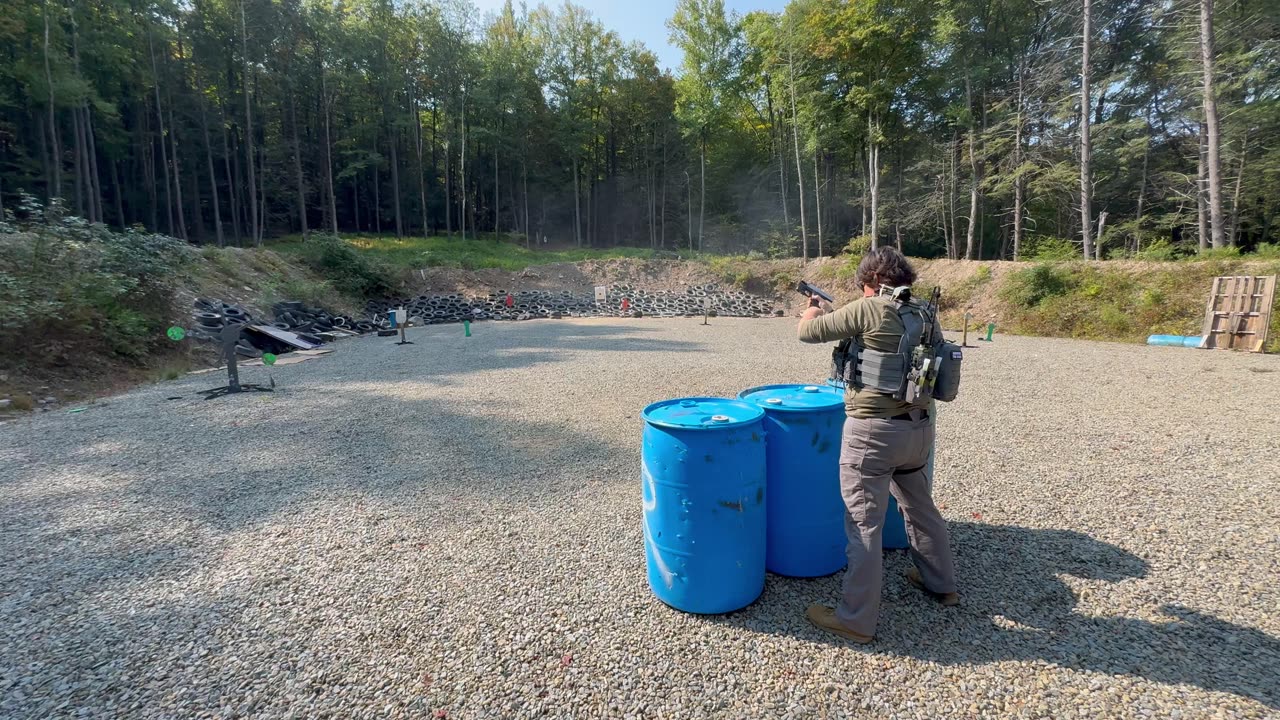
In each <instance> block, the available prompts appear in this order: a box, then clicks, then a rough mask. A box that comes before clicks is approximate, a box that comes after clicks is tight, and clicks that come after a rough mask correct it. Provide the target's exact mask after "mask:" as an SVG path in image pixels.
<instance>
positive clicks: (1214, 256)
mask: <svg viewBox="0 0 1280 720" xmlns="http://www.w3.org/2000/svg"><path fill="white" fill-rule="evenodd" d="M1238 257H1240V248H1238V247H1221V248H1205V249H1204V250H1202V251H1200V252H1199V253H1198V254H1196V255H1188V256H1186V257H1184V258H1183V259H1184V260H1224V259H1227V260H1230V259H1234V258H1238Z"/></svg>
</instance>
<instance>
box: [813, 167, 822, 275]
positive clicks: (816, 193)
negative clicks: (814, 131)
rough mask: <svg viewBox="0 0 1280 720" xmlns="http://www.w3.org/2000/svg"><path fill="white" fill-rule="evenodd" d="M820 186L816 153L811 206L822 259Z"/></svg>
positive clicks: (819, 254)
mask: <svg viewBox="0 0 1280 720" xmlns="http://www.w3.org/2000/svg"><path fill="white" fill-rule="evenodd" d="M821 189H822V184H821V181H820V180H819V178H818V151H816V150H815V151H814V153H813V204H814V214H815V215H817V218H816V219H815V222H814V224H815V225H816V226H817V228H818V257H822V254H823V253H822V197H821Z"/></svg>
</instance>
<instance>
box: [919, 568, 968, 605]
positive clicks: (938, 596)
mask: <svg viewBox="0 0 1280 720" xmlns="http://www.w3.org/2000/svg"><path fill="white" fill-rule="evenodd" d="M907 582H909V583H911V584H912V585H915V586H916V587H918V588H920V589H921V590H923V591H925V593H926V594H927V595H930V596H931V597H933V599H934V600H937V601H938V602H939V603H941V604H942V605H944V606H945V607H953V606H955V605H959V604H960V594H959V593H953V592H949V593H936V592H934V591H932V590H930V589H929V588H927V587H925V586H924V578H923V577H921V576H920V570H919V569H918V568H908V569H907Z"/></svg>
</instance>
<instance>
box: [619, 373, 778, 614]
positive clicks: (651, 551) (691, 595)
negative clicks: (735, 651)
mask: <svg viewBox="0 0 1280 720" xmlns="http://www.w3.org/2000/svg"><path fill="white" fill-rule="evenodd" d="M643 417H644V420H645V428H644V447H643V450H642V452H641V454H640V463H641V468H640V473H641V479H642V485H643V497H644V547H645V558H646V560H647V561H648V575H649V587H650V588H651V589H652V590H653V594H654V595H656V596H657V597H658V599H659V600H661V601H662V602H664V603H666V604H668V605H670V606H671V607H673V608H676V609H677V610H684V611H685V612H691V613H707V614H710V613H726V612H732V611H734V610H739V609H741V608H744V607H746V606H747V605H750V604H751V603H752V602H753V601H754V600H755V599H756V598H758V597H760V593H761V592H762V591H763V590H764V575H765V570H764V559H765V519H766V515H765V507H766V505H765V430H764V411H763V410H761V409H760V408H758V407H756V406H755V405H750V404H748V403H744V402H739V401H737V400H728V399H724V398H682V399H676V400H666V401H663V402H659V403H654V404H652V405H650V406H649V407H647V408H645V409H644V413H643Z"/></svg>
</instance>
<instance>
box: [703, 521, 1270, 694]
mask: <svg viewBox="0 0 1280 720" xmlns="http://www.w3.org/2000/svg"><path fill="white" fill-rule="evenodd" d="M949 527H950V529H951V535H952V541H953V545H954V548H955V553H956V564H957V574H958V575H959V580H960V590H961V593H962V596H963V602H962V604H961V606H960V607H958V608H942V607H940V606H938V605H937V604H936V603H933V602H932V601H930V600H929V599H928V598H926V597H925V596H924V595H923V594H922V593H920V592H919V591H918V590H916V589H914V588H912V587H911V586H910V585H908V584H907V583H906V581H905V580H904V579H903V571H904V570H905V568H906V567H907V566H908V565H909V563H910V560H909V559H907V557H906V552H905V551H893V552H889V553H886V557H885V590H884V602H883V604H882V606H881V611H880V624H879V627H878V630H877V636H876V642H875V643H874V644H872V645H869V646H866V648H865V650H864V651H866V652H877V653H885V654H891V655H894V654H896V655H904V656H909V657H914V658H919V659H923V660H930V661H933V662H938V663H944V664H951V665H960V664H978V663H989V662H1000V661H1007V660H1028V661H1031V660H1038V661H1045V662H1049V663H1053V664H1055V665H1059V666H1061V667H1067V668H1072V669H1077V670H1087V671H1092V672H1101V673H1109V674H1112V675H1131V676H1137V677H1142V678H1146V679H1148V680H1152V681H1155V682H1160V683H1168V684H1188V685H1195V686H1198V687H1201V688H1204V689H1206V690H1213V691H1219V692H1227V693H1232V694H1235V695H1239V696H1241V697H1245V698H1250V699H1253V700H1256V701H1258V702H1260V703H1263V704H1264V705H1266V706H1268V707H1270V708H1273V709H1276V708H1280V681H1278V680H1277V678H1280V639H1277V638H1275V637H1272V636H1270V635H1267V634H1266V633H1263V632H1261V631H1259V630H1255V629H1253V628H1248V627H1243V626H1240V625H1235V624H1232V623H1229V622H1226V621H1224V620H1220V619H1218V618H1215V617H1213V616H1211V615H1206V614H1204V613H1201V612H1197V611H1194V610H1190V609H1187V608H1185V607H1182V606H1180V605H1178V604H1177V603H1176V600H1177V598H1176V597H1172V596H1169V597H1164V598H1160V597H1154V598H1150V599H1148V600H1144V601H1143V602H1142V603H1141V604H1142V605H1145V606H1150V605H1151V604H1158V605H1159V607H1160V612H1161V614H1162V615H1163V616H1164V617H1165V618H1167V621H1154V622H1153V621H1150V620H1145V619H1139V618H1136V617H1127V616H1126V615H1125V613H1126V609H1125V608H1120V607H1116V608H1111V607H1108V606H1107V605H1106V604H1105V603H1103V602H1099V603H1098V604H1097V605H1096V606H1091V607H1089V608H1088V610H1087V611H1082V610H1079V609H1077V606H1078V605H1080V604H1081V599H1080V598H1077V596H1076V593H1075V592H1073V591H1072V588H1071V587H1070V586H1069V585H1068V584H1067V583H1066V582H1064V581H1063V580H1062V579H1061V576H1063V575H1070V576H1073V577H1076V578H1080V579H1082V580H1086V581H1102V582H1103V583H1122V582H1133V581H1136V580H1138V579H1140V578H1144V577H1146V575H1147V569H1148V568H1147V563H1146V562H1145V561H1143V560H1142V559H1141V558H1139V557H1137V556H1135V555H1133V554H1131V553H1129V552H1127V551H1125V550H1123V549H1121V548H1118V547H1116V546H1114V545H1109V544H1107V543H1104V542H1100V541H1098V540H1095V539H1093V538H1091V537H1089V536H1087V535H1084V534H1081V533H1078V532H1072V531H1069V530H1037V529H1031V528H1022V527H1012V526H999V525H984V524H979V523H950V525H949ZM839 578H840V575H839V574H837V575H835V576H833V577H829V578H821V579H817V580H797V579H790V578H782V577H777V576H773V575H770V576H769V582H768V586H767V587H766V590H765V593H764V595H763V596H762V597H761V598H760V600H758V601H757V602H756V603H755V604H753V605H752V606H751V607H748V608H746V609H745V610H743V611H741V612H738V613H734V614H732V615H728V616H725V617H723V618H721V619H719V620H718V621H717V622H724V623H728V624H732V625H736V626H740V627H743V628H746V629H750V630H753V631H756V632H765V633H775V634H788V635H795V636H798V637H804V638H806V639H809V640H817V641H821V642H831V643H841V641H840V640H838V639H835V638H832V637H831V636H830V635H827V634H826V633H823V632H821V631H819V630H817V629H816V628H813V627H812V626H810V625H808V624H807V623H805V622H804V619H803V612H804V608H805V605H806V604H807V603H809V602H823V603H828V604H829V603H831V602H834V601H835V600H836V598H837V597H838V593H839ZM1082 585H1083V588H1082V589H1081V593H1082V595H1084V596H1085V597H1088V595H1089V594H1090V593H1097V594H1098V595H1099V596H1103V594H1104V593H1106V592H1108V591H1109V590H1108V587H1107V586H1103V587H1099V586H1098V583H1097V582H1086V583H1082ZM1113 589H1114V588H1113ZM1135 595H1136V593H1135ZM1139 597H1140V596H1139ZM1092 603H1093V600H1092V598H1089V599H1088V600H1087V601H1086V603H1085V604H1086V605H1092ZM765 608H768V610H767V611H766V610H765ZM1137 609H1138V608H1135V607H1130V608H1129V612H1130V613H1131V614H1132V612H1135V611H1136V610H1137ZM1102 613H1107V614H1106V615H1104V614H1102ZM777 618H786V619H785V620H783V621H781V622H779V620H778V619H777ZM850 647H858V646H850Z"/></svg>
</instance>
